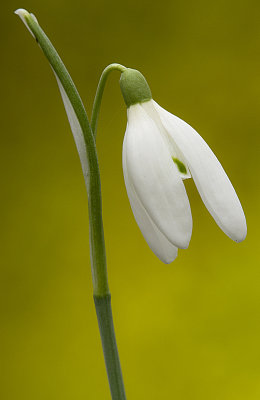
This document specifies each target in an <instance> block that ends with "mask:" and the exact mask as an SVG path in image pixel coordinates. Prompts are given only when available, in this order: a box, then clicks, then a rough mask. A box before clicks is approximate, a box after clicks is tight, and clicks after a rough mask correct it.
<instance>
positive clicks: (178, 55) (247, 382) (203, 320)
mask: <svg viewBox="0 0 260 400" xmlns="http://www.w3.org/2000/svg"><path fill="white" fill-rule="evenodd" d="M18 7H24V8H27V9H28V10H29V11H32V12H34V13H35V14H36V15H37V17H38V19H39V21H40V23H41V25H42V27H43V28H44V29H45V31H46V32H47V34H48V35H49V37H50V38H51V40H52V41H53V43H54V45H55V46H56V48H57V49H58V51H59V52H60V55H61V57H62V58H63V60H64V62H65V64H66V65H67V67H68V69H69V71H70V73H71V75H72V77H73V79H74V80H75V83H76V85H77V87H78V89H79V91H80V93H81V96H82V98H83V100H84V102H85V104H86V108H87V111H88V112H89V113H90V110H91V104H92V100H93V96H94V93H95V88H96V85H97V82H98V78H99V75H100V73H101V71H102V69H103V68H104V67H105V66H106V65H107V64H109V63H111V62H120V63H122V64H125V65H127V66H129V67H133V68H137V69H139V70H141V71H142V72H143V73H144V74H145V76H146V78H147V80H148V82H149V84H150V86H151V89H152V92H153V96H154V98H155V99H156V100H157V101H158V102H159V103H160V104H161V105H162V106H163V107H165V108H166V109H168V110H169V111H171V112H173V113H174V114H176V115H178V116H180V117H181V118H183V119H185V120H186V121H187V122H189V123H190V124H191V125H193V126H194V127H195V128H196V129H197V130H198V131H199V133H200V134H201V135H202V136H203V137H204V138H205V139H206V141H207V142H208V143H209V145H210V146H211V147H212V149H213V150H214V152H215V153H216V154H217V156H218V157H219V159H220V161H221V162H222V163H223V165H224V167H225V169H226V171H227V173H228V175H229V176H230V178H231V181H232V182H233V184H234V186H235V188H236V190H237V193H238V195H239V198H240V200H241V202H242V205H243V207H244V210H245V214H246V217H247V222H248V237H247V239H246V240H245V242H243V243H240V244H235V243H234V242H232V241H231V240H230V239H228V238H227V237H226V236H225V235H224V234H223V233H222V232H221V230H220V229H219V228H218V227H217V225H216V224H215V222H214V221H213V219H212V218H211V216H210V215H209V214H208V212H207V211H206V209H205V207H204V205H203V204H202V202H201V200H200V198H199V196H198V194H197V191H196V188H195V187H194V185H193V183H192V182H188V183H187V188H188V192H189V197H190V202H191V207H192V212H193V219H194V229H193V236H192V240H191V243H190V247H189V249H188V250H185V251H180V252H179V256H178V258H177V260H176V261H175V262H174V263H173V264H172V265H164V264H162V263H161V262H160V261H159V260H158V259H157V258H156V257H155V256H154V255H153V254H152V252H151V251H150V250H149V248H148V246H147V245H146V243H145V241H144V239H143V238H142V235H141V233H140V232H139V230H138V227H137V225H136V223H135V221H134V218H133V216H132V213H131V210H130V207H129V203H128V199H127V196H126V191H125V188H124V182H123V175H122V168H121V147H122V141H123V135H124V131H125V125H126V110H125V105H124V104H123V100H122V96H121V94H120V90H119V85H118V78H119V74H118V73H114V74H113V76H111V79H109V83H108V85H107V88H106V92H105V96H104V101H103V107H102V113H101V117H100V123H99V132H98V143H97V144H98V154H99V161H100V169H101V178H102V194H103V210H104V227H105V237H106V246H107V259H108V271H109V281H110V286H111V292H112V300H113V303H112V304H113V311H114V319H115V326H116V333H117V339H118V346H119V351H120V356H121V363H122V369H123V374H124V380H125V386H126V392H127V397H128V399H130V400H131V399H132V400H143V399H146V400H148V399H149V400H155V399H156V400H158V399H176V400H257V399H259V398H260V273H259V264H260V263H259V191H258V190H257V185H258V184H259V167H258V166H259V153H257V148H259V141H260V139H259V138H260V132H259V128H260V123H259V122H260V119H259V95H260V90H259V89H260V75H259V64H260V62H259V61H260V57H259V39H260V35H259V33H260V30H259V11H260V6H259V1H257V0H255V1H251V0H244V1H237V0H231V1H226V0H220V1H206V0H198V1H181V0H177V1H170V0H169V1H166V0H161V1H158V2H151V1H148V0H146V1H140V0H131V1H129V0H125V1H115V0H111V1H104V0H103V1H101V0H100V1H80V0H73V1H64V0H63V1H61V0H53V1H50V0H45V1H27V0H24V2H20V1H19V2H17V1H13V0H11V1H9V2H7V1H5V2H4V4H2V5H1V13H0V14H1V16H0V18H1V21H0V42H1V63H0V68H1V100H0V102H1V133H0V137H1V148H0V152H1V155H0V163H1V166H0V173H1V197H0V201H1V242H0V243H1V254H0V257H1V268H0V286H1V287H0V305H1V312H0V335H1V338H0V368H1V370H0V381H1V382H0V398H1V399H2V400H16V399H17V400H22V399H26V400H36V399H37V400H43V399H44V400H46V399H48V400H54V399H55V400H57V399H59V400H60V399H62V400H74V399H75V400H83V399H84V400H85V399H94V400H99V399H102V400H103V399H109V396H110V395H109V388H108V383H107V379H106V372H105V367H104V362H103V358H102V350H101V344H100V339H99V333H98V327H97V322H96V316H95V310H94V305H93V301H92V286H91V273H90V261H89V247H88V214H87V196H86V191H85V186H84V181H83V177H82V173H81V167H80V163H79V160H78V156H77V153H76V150H75V146H74V143H73V138H72V135H71V132H70V129H69V124H68V122H67V118H66V115H65V112H64V109H63V105H62V102H61V99H60V95H59V92H58V89H57V85H56V82H55V79H54V77H53V75H52V71H51V69H50V67H49V65H48V63H47V62H46V60H45V58H44V56H43V54H42V52H41V51H40V49H39V48H38V47H37V45H36V44H35V42H34V40H33V39H32V37H31V36H30V34H29V33H28V31H27V30H26V29H25V27H24V26H23V24H22V23H21V21H20V20H19V19H18V17H16V16H14V15H13V11H14V10H15V9H16V8H18Z"/></svg>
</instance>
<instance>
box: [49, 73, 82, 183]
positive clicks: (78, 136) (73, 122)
mask: <svg viewBox="0 0 260 400" xmlns="http://www.w3.org/2000/svg"><path fill="white" fill-rule="evenodd" d="M53 72H54V71H53ZM54 75H55V77H56V79H57V82H58V86H59V89H60V93H61V97H62V100H63V103H64V107H65V110H66V113H67V116H68V120H69V123H70V127H71V130H72V134H73V137H74V140H75V143H76V147H77V150H78V153H79V158H80V162H81V166H82V171H83V174H84V178H85V180H86V179H87V175H88V160H87V152H86V145H85V141H84V136H83V132H82V129H81V126H80V123H79V121H78V118H77V116H76V113H75V111H74V109H73V107H72V105H71V102H70V100H69V98H68V96H67V94H66V92H65V90H64V88H63V86H62V84H61V81H60V80H59V78H58V76H57V74H56V73H55V72H54Z"/></svg>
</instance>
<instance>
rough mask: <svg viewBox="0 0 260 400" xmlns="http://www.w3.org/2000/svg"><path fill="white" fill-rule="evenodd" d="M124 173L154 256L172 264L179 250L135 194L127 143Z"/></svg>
mask: <svg viewBox="0 0 260 400" xmlns="http://www.w3.org/2000/svg"><path fill="white" fill-rule="evenodd" d="M123 171H124V179H125V186H126V191H127V194H128V198H129V201H130V205H131V208H132V211H133V214H134V217H135V220H136V222H137V225H138V226H139V228H140V230H141V232H142V234H143V236H144V238H145V240H146V242H147V244H148V246H149V247H150V249H151V250H152V251H153V252H154V254H155V255H156V256H157V257H158V258H159V259H160V260H161V261H163V262H164V263H165V264H169V263H171V262H172V261H174V260H175V258H176V257H177V255H178V249H177V247H175V246H174V245H172V244H171V243H170V242H169V241H168V240H167V239H166V237H165V236H164V235H163V234H162V233H161V232H160V231H159V229H158V228H157V227H156V226H155V224H154V223H153V221H152V220H151V218H150V217H149V215H148V214H147V212H146V210H145V209H144V207H143V205H142V204H141V202H140V200H139V199H138V197H137V195H136V193H135V190H134V188H133V185H132V184H131V181H130V180H129V178H128V171H127V166H126V146H125V142H124V144H123Z"/></svg>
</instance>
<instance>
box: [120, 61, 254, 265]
mask: <svg viewBox="0 0 260 400" xmlns="http://www.w3.org/2000/svg"><path fill="white" fill-rule="evenodd" d="M120 86H121V90H122V94H123V97H124V100H125V103H126V106H127V119H128V121H127V128H126V133H125V138H124V144H123V172H124V179H125V185H126V190H127V194H128V197H129V201H130V205H131V208H132V211H133V214H134V216H135V219H136V222H137V224H138V226H139V228H140V229H141V231H142V234H143V236H144V238H145V240H146V241H147V243H148V245H149V246H150V248H151V249H152V251H153V252H154V253H155V254H156V255H157V257H159V259H160V260H162V261H163V262H165V263H170V262H172V261H173V260H174V259H175V258H176V257H177V252H178V248H180V249H185V248H187V247H188V245H189V242H190V238H191V233H192V215H191V210H190V204H189V200H188V196H187V193H186V189H185V186H184V184H183V180H184V179H186V178H190V177H192V178H193V180H194V182H195V185H196V187H197V189H198V191H199V194H200V196H201V198H202V200H203V202H204V204H205V206H206V207H207V209H208V211H209V212H210V214H211V215H212V217H213V218H214V219H215V221H216V223H217V224H218V225H219V227H220V228H221V229H222V230H223V232H224V233H226V235H227V236H229V237H230V238H231V239H233V240H234V241H236V242H241V241H242V240H244V239H245V237H246V233H247V227H246V220H245V216H244V212H243V209H242V207H241V204H240V202H239V199H238V197H237V194H236V192H235V190H234V188H233V186H232V184H231V182H230V180H229V178H228V177H227V175H226V173H225V171H224V169H223V167H222V166H221V164H220V162H219V161H218V159H217V158H216V156H215V155H214V153H213V152H212V150H211V149H210V148H209V146H208V145H207V143H206V142H205V141H204V140H203V139H202V137H201V136H200V135H199V134H198V133H197V132H196V131H195V130H194V129H193V128H192V127H191V126H190V125H188V124H187V123H186V122H184V121H182V120H181V119H180V118H178V117H176V116H175V115H173V114H170V113H169V112H167V111H166V110H164V109H163V108H161V107H160V106H159V105H158V104H157V103H156V102H155V101H154V100H153V99H152V94H151V91H150V88H149V86H148V84H147V82H146V80H145V78H144V77H143V75H142V74H141V73H140V72H139V71H137V70H133V69H130V68H129V69H126V70H125V71H124V72H123V73H122V75H121V79H120Z"/></svg>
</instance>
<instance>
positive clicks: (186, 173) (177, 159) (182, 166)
mask: <svg viewBox="0 0 260 400" xmlns="http://www.w3.org/2000/svg"><path fill="white" fill-rule="evenodd" d="M141 106H142V108H143V109H144V110H145V112H146V113H147V114H148V115H149V117H150V118H151V119H152V120H153V121H154V122H155V123H156V126H157V128H158V129H159V130H160V133H161V136H162V137H163V138H164V140H165V141H166V143H167V147H168V149H169V151H170V154H171V156H172V161H173V162H174V164H175V165H176V167H177V170H178V173H179V175H180V177H181V179H182V180H184V179H189V178H191V173H190V170H189V167H188V164H187V162H186V160H185V157H184V156H183V154H182V152H181V151H180V150H179V149H178V147H177V146H176V144H175V142H174V141H173V139H172V137H171V136H170V135H169V133H168V132H167V131H166V129H165V128H164V126H163V124H162V122H161V120H160V117H159V115H158V113H157V110H156V109H155V107H154V105H153V102H151V101H147V102H144V103H142V104H141Z"/></svg>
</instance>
